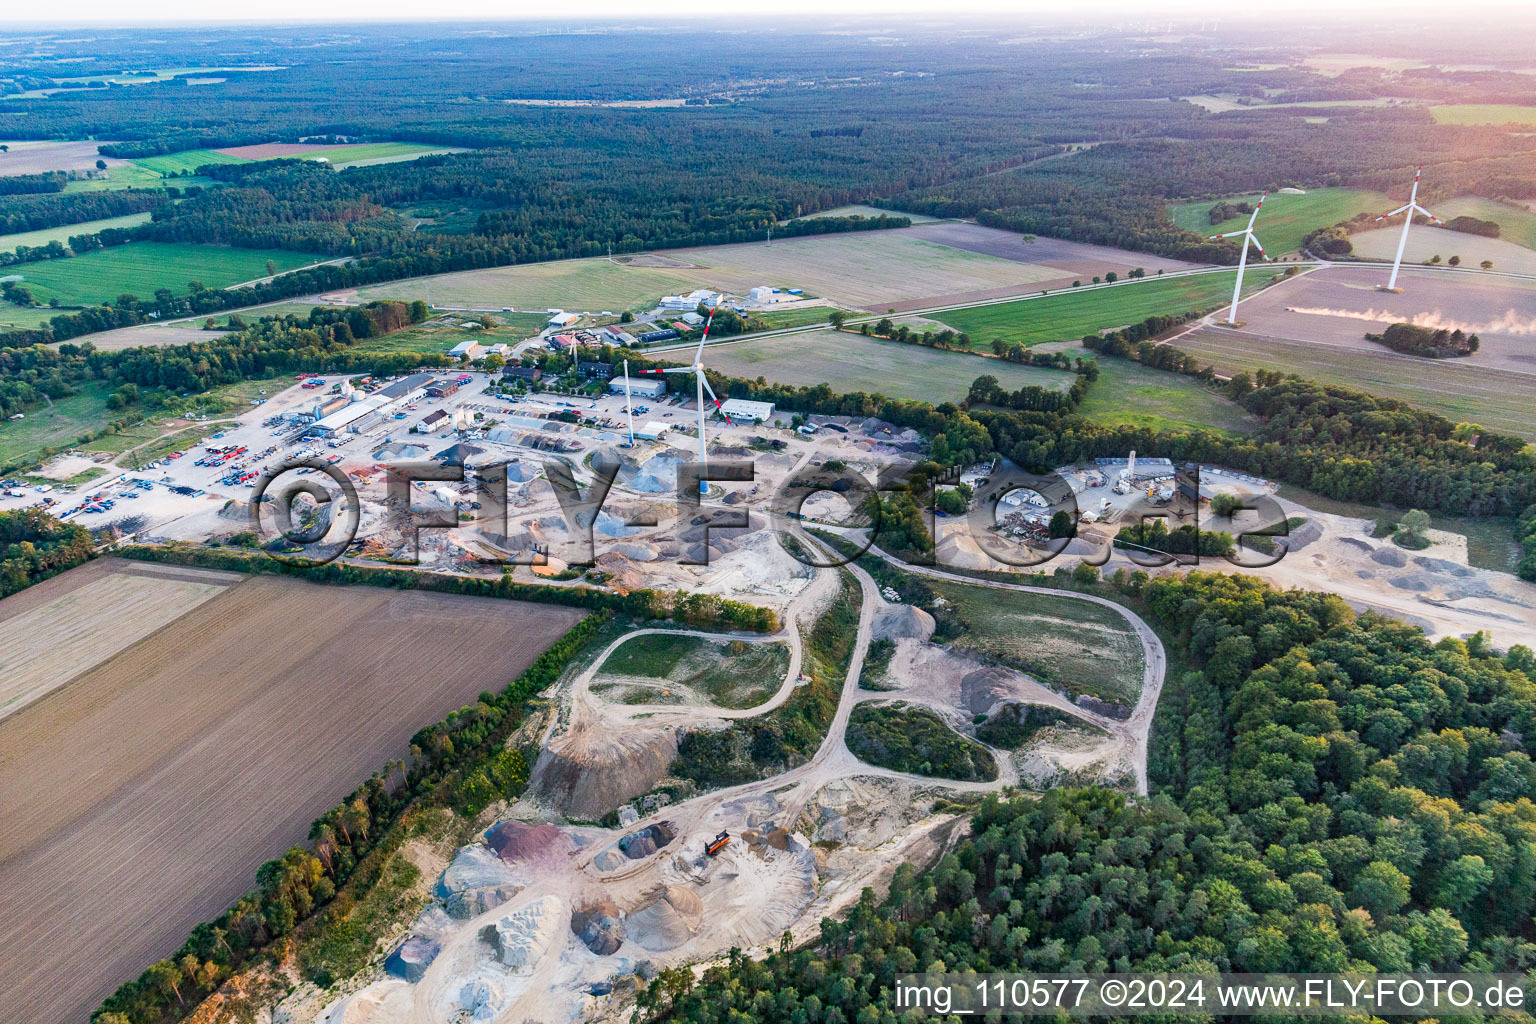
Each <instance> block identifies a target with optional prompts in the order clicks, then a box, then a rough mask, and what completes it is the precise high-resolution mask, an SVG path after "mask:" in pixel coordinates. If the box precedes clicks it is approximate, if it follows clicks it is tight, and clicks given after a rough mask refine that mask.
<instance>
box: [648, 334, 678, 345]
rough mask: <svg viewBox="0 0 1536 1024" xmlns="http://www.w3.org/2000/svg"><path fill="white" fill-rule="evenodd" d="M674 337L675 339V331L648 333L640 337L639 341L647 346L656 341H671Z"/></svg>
mask: <svg viewBox="0 0 1536 1024" xmlns="http://www.w3.org/2000/svg"><path fill="white" fill-rule="evenodd" d="M675 337H677V332H676V331H649V332H647V333H645V334H642V335H640V340H641V341H642V342H644V343H645V344H647V345H649V344H651V343H653V342H657V341H671V340H672V339H673V338H675Z"/></svg>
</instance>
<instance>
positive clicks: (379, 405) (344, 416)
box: [306, 373, 432, 437]
mask: <svg viewBox="0 0 1536 1024" xmlns="http://www.w3.org/2000/svg"><path fill="white" fill-rule="evenodd" d="M431 379H432V375H431V374H430V373H413V374H410V375H409V376H406V377H402V378H400V379H399V380H397V381H393V382H391V383H389V384H386V385H384V386H383V387H381V388H379V389H378V390H377V391H375V392H374V393H373V394H371V395H369V396H368V397H367V398H361V397H357V396H356V393H355V392H354V398H356V400H355V401H350V402H348V403H347V404H346V405H345V406H343V407H342V408H340V409H338V410H336V411H335V412H333V413H330V414H329V415H327V416H325V417H324V418H322V419H319V420H316V421H315V423H314V424H313V425H312V426H311V427H310V428H309V430H308V431H306V433H307V434H309V435H311V436H314V437H335V436H336V435H338V434H340V433H342V432H343V431H347V432H350V433H353V434H361V433H363V432H364V431H366V430H371V429H372V428H373V427H376V426H378V425H379V424H380V423H382V422H384V416H385V413H386V412H387V411H388V410H389V409H391V408H392V407H394V406H395V405H396V404H398V403H402V402H413V401H415V400H416V399H418V398H422V397H425V395H426V384H427V382H428V381H430V380H431Z"/></svg>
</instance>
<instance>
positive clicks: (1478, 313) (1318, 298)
mask: <svg viewBox="0 0 1536 1024" xmlns="http://www.w3.org/2000/svg"><path fill="white" fill-rule="evenodd" d="M1428 233H1429V232H1416V234H1428ZM1356 237H1362V236H1356ZM1411 237H1412V236H1410V238H1411ZM1457 237H1461V238H1472V237H1473V236H1471V235H1458V236H1457ZM1394 244H1395V243H1394ZM1412 244H1413V243H1412V241H1410V242H1409V245H1410V246H1411V245H1412ZM1506 244H1507V243H1506ZM1533 255H1536V254H1533ZM1389 273H1390V270H1389V269H1388V268H1386V267H1359V266H1355V267H1330V268H1327V269H1323V270H1317V271H1314V272H1312V273H1309V274H1304V275H1301V276H1299V277H1296V278H1293V279H1292V280H1289V281H1284V282H1282V283H1280V284H1278V285H1276V286H1275V287H1274V288H1271V289H1269V290H1267V291H1265V292H1262V293H1260V294H1258V295H1255V296H1253V297H1252V298H1249V299H1246V300H1244V301H1243V303H1242V305H1241V306H1240V307H1239V308H1238V316H1239V317H1240V318H1241V319H1242V320H1243V321H1244V323H1245V324H1246V327H1245V330H1246V331H1247V332H1248V333H1250V334H1260V335H1265V336H1267V337H1275V338H1292V339H1295V340H1297V341H1307V342H1313V343H1316V344H1322V345H1331V346H1335V347H1338V348H1345V349H1353V350H1355V351H1359V352H1369V353H1371V354H1372V355H1375V354H1378V353H1385V352H1390V350H1389V349H1385V348H1383V347H1382V346H1380V345H1377V344H1375V343H1374V342H1369V341H1366V340H1365V334H1366V332H1368V331H1369V332H1371V333H1373V334H1379V333H1381V331H1382V330H1384V329H1385V328H1386V326H1387V325H1388V324H1393V323H1399V322H1408V323H1416V324H1419V325H1420V326H1422V327H1434V328H1439V327H1446V328H1458V327H1459V328H1461V329H1462V330H1465V331H1467V332H1468V333H1475V334H1477V335H1478V336H1479V338H1481V340H1482V347H1481V348H1480V349H1478V352H1477V354H1476V355H1475V356H1472V357H1471V358H1470V359H1467V360H1435V361H1434V363H1435V366H1434V367H1425V370H1424V371H1423V372H1429V373H1438V372H1439V370H1438V369H1437V367H1438V366H1439V365H1440V364H1443V363H1446V362H1457V363H1460V362H1466V363H1469V364H1471V365H1472V366H1474V367H1480V368H1482V369H1485V370H1486V369H1502V370H1514V371H1519V372H1522V373H1536V281H1521V280H1510V279H1507V278H1498V277H1484V276H1481V275H1479V274H1478V273H1476V272H1471V273H1446V272H1441V271H1430V270H1411V269H1405V270H1404V271H1403V274H1402V275H1401V276H1400V277H1399V278H1398V285H1399V286H1400V287H1401V288H1402V289H1403V290H1402V292H1401V293H1393V292H1384V291H1379V290H1378V286H1379V285H1383V284H1385V283H1386V280H1387V275H1388V274H1389ZM1420 366H1425V363H1424V362H1422V361H1421V362H1420Z"/></svg>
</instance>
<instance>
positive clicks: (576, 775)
mask: <svg viewBox="0 0 1536 1024" xmlns="http://www.w3.org/2000/svg"><path fill="white" fill-rule="evenodd" d="M676 757H677V731H676V730H675V729H672V728H670V727H665V728H651V729H646V728H642V727H638V726H633V727H629V728H626V729H624V730H623V731H622V732H615V731H614V730H611V729H602V728H595V727H594V728H579V729H578V730H577V731H576V732H573V733H571V734H570V735H569V736H568V737H566V739H564V740H562V741H561V742H560V743H559V745H558V747H555V746H551V747H546V748H545V749H544V750H543V751H542V752H541V753H540V754H539V759H538V761H537V762H535V763H534V766H533V777H532V781H531V782H530V784H529V788H530V789H531V790H532V791H533V792H534V793H535V794H537V795H538V798H539V799H540V800H542V801H544V802H546V803H548V804H549V805H550V806H552V807H554V808H555V809H557V810H558V811H560V813H561V814H563V815H565V816H566V817H568V818H580V819H583V820H587V821H593V820H596V819H598V818H601V817H602V816H603V815H605V814H607V813H608V812H609V811H611V810H613V809H615V808H616V807H618V806H619V805H620V804H622V803H625V802H627V801H629V800H632V799H634V798H635V797H637V796H639V795H640V794H641V793H647V792H649V791H650V790H651V789H652V788H653V787H654V786H655V785H656V782H657V780H659V779H661V778H662V777H663V776H665V775H666V774H667V769H668V768H669V767H670V766H671V764H672V762H673V760H674V759H675V758H676Z"/></svg>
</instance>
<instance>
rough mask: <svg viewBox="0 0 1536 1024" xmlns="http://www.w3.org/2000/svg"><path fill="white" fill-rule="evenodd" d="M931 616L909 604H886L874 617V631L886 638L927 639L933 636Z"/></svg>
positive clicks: (878, 635)
mask: <svg viewBox="0 0 1536 1024" xmlns="http://www.w3.org/2000/svg"><path fill="white" fill-rule="evenodd" d="M933 629H934V622H933V616H932V615H929V614H928V613H927V612H925V611H923V610H922V609H921V608H918V607H917V606H916V605H910V604H893V605H887V606H886V607H885V608H884V609H883V610H881V612H880V614H879V615H878V617H876V619H875V629H874V633H875V636H876V637H877V638H879V637H884V638H885V639H887V640H903V639H907V638H909V637H910V638H911V639H913V640H927V639H928V638H929V637H931V636H933Z"/></svg>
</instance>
